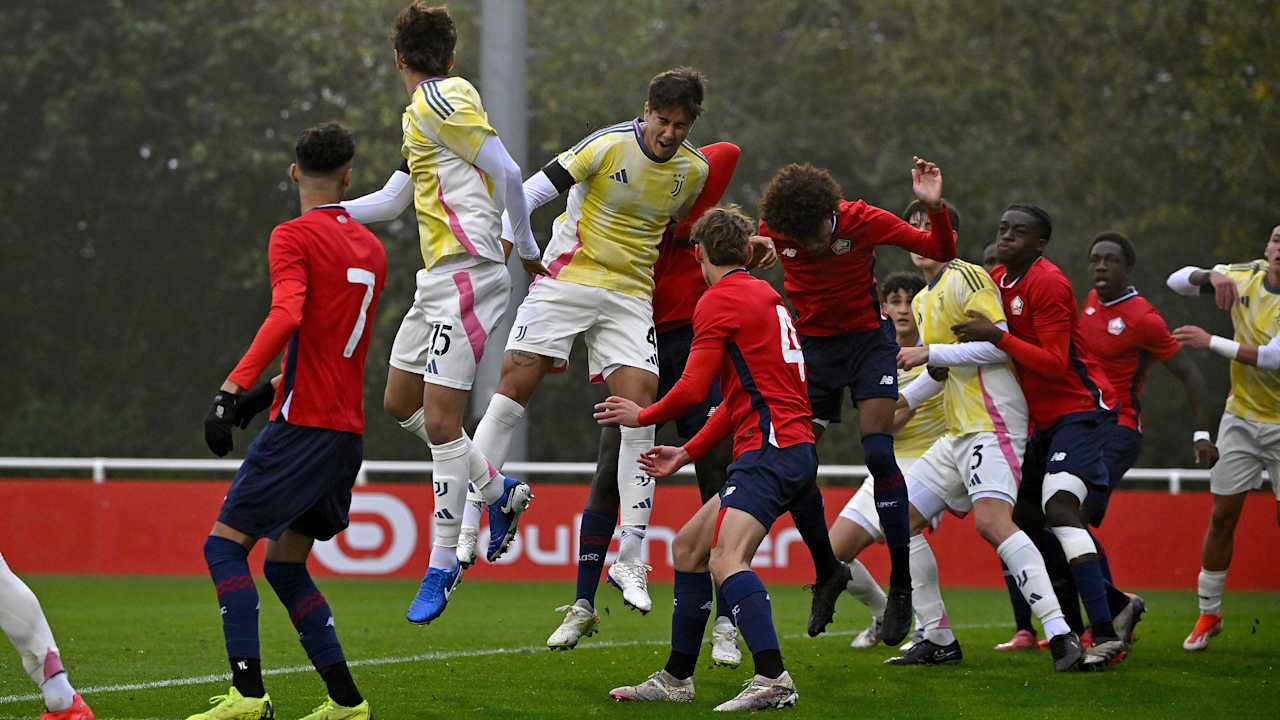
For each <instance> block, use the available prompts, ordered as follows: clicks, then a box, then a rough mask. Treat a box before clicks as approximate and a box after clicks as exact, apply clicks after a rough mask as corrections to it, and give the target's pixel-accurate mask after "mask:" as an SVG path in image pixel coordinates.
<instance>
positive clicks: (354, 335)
mask: <svg viewBox="0 0 1280 720" xmlns="http://www.w3.org/2000/svg"><path fill="white" fill-rule="evenodd" d="M377 280H378V278H377V276H376V275H374V274H373V273H371V272H369V271H368V270H365V269H364V268H353V267H351V268H347V282H349V283H351V284H353V285H364V286H365V287H364V300H361V301H360V314H359V315H357V316H356V326H355V327H353V328H351V337H349V338H347V346H346V347H344V348H342V357H344V358H349V357H351V355H352V353H354V352H355V351H356V345H359V344H360V336H361V335H364V326H365V315H366V314H367V313H368V312H369V303H371V302H373V285H374V283H376V282H377Z"/></svg>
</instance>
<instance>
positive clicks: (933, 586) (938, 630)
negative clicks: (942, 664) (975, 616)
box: [907, 534, 956, 645]
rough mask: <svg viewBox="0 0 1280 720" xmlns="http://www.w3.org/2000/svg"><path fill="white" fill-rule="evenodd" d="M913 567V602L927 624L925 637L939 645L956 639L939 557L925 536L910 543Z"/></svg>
mask: <svg viewBox="0 0 1280 720" xmlns="http://www.w3.org/2000/svg"><path fill="white" fill-rule="evenodd" d="M907 547H908V552H909V553H910V555H909V562H910V567H911V605H912V607H913V608H914V609H915V611H916V620H917V621H918V622H919V623H920V625H921V626H922V627H924V638H925V640H928V641H929V642H931V643H936V644H938V645H950V644H951V643H953V642H955V641H956V636H955V635H954V634H952V632H951V626H950V623H947V622H946V617H947V607H946V605H945V604H943V602H942V587H941V585H940V584H939V582H938V560H937V559H936V558H935V557H934V556H933V548H930V547H929V541H928V540H925V539H924V535H922V534H917V535H912V536H911V543H910V544H909V545H908V546H907Z"/></svg>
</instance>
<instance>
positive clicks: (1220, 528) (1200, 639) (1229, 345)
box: [1169, 225, 1280, 650]
mask: <svg viewBox="0 0 1280 720" xmlns="http://www.w3.org/2000/svg"><path fill="white" fill-rule="evenodd" d="M1169 287H1170V289H1172V290H1173V291H1174V292H1177V293H1179V294H1182V295H1197V294H1199V293H1201V292H1205V293H1209V292H1212V293H1213V294H1214V295H1215V296H1216V299H1217V302H1218V307H1220V308H1223V309H1224V310H1225V309H1228V308H1229V309H1230V310H1231V324H1232V325H1233V326H1234V327H1235V339H1234V340H1228V339H1227V338H1224V337H1218V336H1213V335H1210V334H1209V333H1207V332H1205V331H1204V330H1203V329H1201V328H1199V327H1195V326H1192V325H1187V326H1183V327H1180V328H1178V329H1177V330H1174V331H1173V336H1174V337H1175V338H1177V339H1178V340H1180V341H1182V342H1183V343H1185V344H1187V345H1190V346H1191V347H1195V348H1201V349H1208V350H1212V351H1213V352H1214V353H1217V354H1218V355H1221V356H1223V357H1225V358H1227V359H1229V360H1232V361H1233V362H1232V363H1231V395H1230V397H1228V398H1227V407H1226V410H1225V411H1224V412H1223V413H1222V422H1221V423H1220V424H1219V425H1218V451H1219V452H1220V453H1221V456H1220V457H1219V458H1218V463H1217V464H1216V465H1214V466H1213V470H1211V471H1210V475H1209V489H1210V491H1211V492H1212V493H1213V513H1212V514H1211V515H1210V516H1209V529H1208V530H1207V531H1206V532H1205V534H1204V549H1203V550H1202V552H1201V559H1200V562H1201V568H1200V577H1199V579H1198V582H1197V588H1198V594H1199V596H1200V618H1199V619H1198V620H1197V621H1196V625H1195V627H1194V628H1193V629H1192V630H1191V634H1190V635H1188V636H1187V639H1186V640H1184V641H1183V643H1182V647H1184V648H1186V649H1187V650H1204V649H1205V648H1206V647H1208V646H1209V638H1211V637H1213V636H1214V635H1217V634H1218V633H1219V632H1221V631H1222V592H1223V588H1224V587H1225V586H1226V582H1227V568H1228V566H1230V565H1231V551H1232V547H1233V543H1234V536H1235V530H1236V523H1237V522H1238V521H1239V520H1240V512H1241V511H1242V510H1243V509H1244V501H1245V498H1246V497H1248V493H1249V491H1250V490H1257V489H1259V488H1261V487H1262V471H1263V470H1266V471H1267V474H1268V475H1270V476H1271V488H1272V490H1274V491H1275V493H1276V511H1277V515H1276V519H1277V522H1280V372H1277V371H1278V370H1280V225H1277V226H1276V227H1275V228H1273V229H1272V230H1271V237H1270V239H1269V240H1268V241H1267V247H1266V250H1265V251H1264V252H1263V259H1261V260H1254V261H1252V262H1244V263H1236V264H1232V265H1215V266H1214V267H1213V269H1212V270H1204V269H1201V268H1196V267H1184V268H1182V269H1181V270H1178V271H1177V272H1175V273H1173V274H1172V275H1170V276H1169Z"/></svg>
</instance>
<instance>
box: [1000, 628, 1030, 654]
mask: <svg viewBox="0 0 1280 720" xmlns="http://www.w3.org/2000/svg"><path fill="white" fill-rule="evenodd" d="M996 649H997V650H1039V649H1040V645H1039V643H1037V642H1036V634H1035V633H1033V632H1031V631H1030V630H1019V631H1018V632H1016V633H1014V634H1013V637H1012V638H1011V639H1010V640H1009V641H1008V642H1002V643H1000V644H999V645H997V646H996Z"/></svg>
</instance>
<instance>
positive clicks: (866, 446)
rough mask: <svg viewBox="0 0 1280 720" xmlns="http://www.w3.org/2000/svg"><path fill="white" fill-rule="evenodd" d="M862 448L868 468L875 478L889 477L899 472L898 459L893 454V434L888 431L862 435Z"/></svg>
mask: <svg viewBox="0 0 1280 720" xmlns="http://www.w3.org/2000/svg"><path fill="white" fill-rule="evenodd" d="M862 449H863V453H864V455H865V462H866V464H867V469H868V470H870V471H871V476H872V477H875V478H888V477H892V476H894V475H896V474H898V460H897V458H895V457H894V456H893V436H892V435H890V434H888V433H869V434H867V435H863V436H862Z"/></svg>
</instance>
